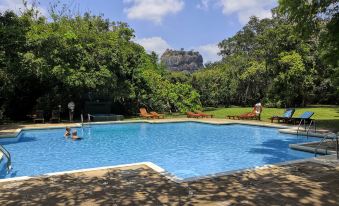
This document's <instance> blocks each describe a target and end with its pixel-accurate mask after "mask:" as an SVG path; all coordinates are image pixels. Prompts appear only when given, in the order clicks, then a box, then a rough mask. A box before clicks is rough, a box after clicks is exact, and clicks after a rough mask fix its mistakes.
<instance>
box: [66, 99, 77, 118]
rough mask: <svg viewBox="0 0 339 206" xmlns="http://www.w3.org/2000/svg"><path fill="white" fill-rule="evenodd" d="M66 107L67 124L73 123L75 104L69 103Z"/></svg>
mask: <svg viewBox="0 0 339 206" xmlns="http://www.w3.org/2000/svg"><path fill="white" fill-rule="evenodd" d="M67 106H68V109H69V122H73V114H74V109H75V104H74V102H73V101H70V102H69V103H68V105H67Z"/></svg>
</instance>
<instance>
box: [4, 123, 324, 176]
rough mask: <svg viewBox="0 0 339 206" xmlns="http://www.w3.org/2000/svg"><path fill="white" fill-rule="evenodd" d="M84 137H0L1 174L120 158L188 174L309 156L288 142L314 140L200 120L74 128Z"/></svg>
mask: <svg viewBox="0 0 339 206" xmlns="http://www.w3.org/2000/svg"><path fill="white" fill-rule="evenodd" d="M77 130H78V134H79V136H82V137H83V140H80V141H72V140H70V139H65V138H64V137H63V134H64V129H47V130H28V131H23V132H21V134H20V135H21V137H20V140H19V141H18V142H16V143H3V145H4V146H5V147H6V148H7V149H8V150H9V152H10V153H11V155H12V165H13V170H12V171H11V173H10V174H8V175H5V173H4V172H2V176H1V178H10V177H20V176H34V175H41V174H46V173H52V172H60V171H69V170H77V169H85V168H94V167H103V166H112V165H119V164H128V163H137V162H152V163H154V164H156V165H158V166H160V167H162V168H164V169H165V170H166V171H168V172H170V173H171V174H173V175H175V176H177V177H179V178H190V177H197V176H203V175H209V174H214V173H218V172H225V171H231V170H238V169H245V168H251V167H255V166H261V165H265V164H272V163H278V162H284V161H289V160H296V159H303V158H309V157H313V154H312V153H306V152H301V151H296V150H292V149H290V148H289V147H288V145H289V144H294V143H301V142H309V141H316V140H318V139H317V138H306V137H301V136H299V137H297V136H296V135H288V134H282V133H279V131H278V130H277V129H276V128H268V127H258V126H246V125H238V124H233V125H212V124H202V123H193V122H186V123H162V124H149V123H124V124H104V125H92V126H91V127H90V128H84V129H81V128H77Z"/></svg>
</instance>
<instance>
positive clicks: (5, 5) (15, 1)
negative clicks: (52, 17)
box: [0, 0, 48, 15]
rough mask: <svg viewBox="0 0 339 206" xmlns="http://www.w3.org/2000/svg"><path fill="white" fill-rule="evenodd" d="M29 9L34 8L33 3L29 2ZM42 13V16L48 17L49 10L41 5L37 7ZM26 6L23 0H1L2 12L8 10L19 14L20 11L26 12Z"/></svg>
mask: <svg viewBox="0 0 339 206" xmlns="http://www.w3.org/2000/svg"><path fill="white" fill-rule="evenodd" d="M27 6H28V8H31V7H32V1H28V4H27ZM35 6H36V7H37V9H38V11H39V12H40V14H41V15H47V13H48V12H47V10H46V9H45V8H42V7H40V6H39V5H35ZM24 8H25V7H24V5H23V3H22V0H0V12H4V11H6V10H12V11H14V12H15V13H17V14H19V13H20V11H23V10H24Z"/></svg>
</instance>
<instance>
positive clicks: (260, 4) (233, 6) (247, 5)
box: [197, 0, 277, 24]
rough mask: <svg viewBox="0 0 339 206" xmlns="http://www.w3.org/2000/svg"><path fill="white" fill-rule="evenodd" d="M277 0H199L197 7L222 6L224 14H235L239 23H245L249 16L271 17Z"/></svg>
mask: <svg viewBox="0 0 339 206" xmlns="http://www.w3.org/2000/svg"><path fill="white" fill-rule="evenodd" d="M276 2H277V0H200V3H199V4H198V5H197V7H198V8H208V7H209V5H210V4H213V5H217V6H218V7H221V8H222V13H223V14H224V15H233V14H236V15H237V17H238V20H239V22H240V23H241V24H246V23H247V22H248V20H249V18H250V17H251V16H257V17H259V18H270V17H272V14H271V9H272V8H273V7H274V6H275V5H276Z"/></svg>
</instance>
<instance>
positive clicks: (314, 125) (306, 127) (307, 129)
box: [297, 119, 317, 138]
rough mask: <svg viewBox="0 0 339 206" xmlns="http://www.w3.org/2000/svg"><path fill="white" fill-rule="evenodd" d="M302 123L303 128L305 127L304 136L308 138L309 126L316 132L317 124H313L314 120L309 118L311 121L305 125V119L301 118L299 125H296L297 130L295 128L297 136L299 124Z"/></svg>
mask: <svg viewBox="0 0 339 206" xmlns="http://www.w3.org/2000/svg"><path fill="white" fill-rule="evenodd" d="M303 123H304V125H303V126H304V128H305V132H306V137H307V138H308V136H309V132H310V129H311V127H312V126H313V128H314V132H317V126H316V124H315V120H313V119H311V121H310V124H309V125H308V126H307V125H306V120H305V119H302V120H300V122H299V125H298V130H297V136H299V131H300V129H301V128H300V127H301V125H302V124H303Z"/></svg>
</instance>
